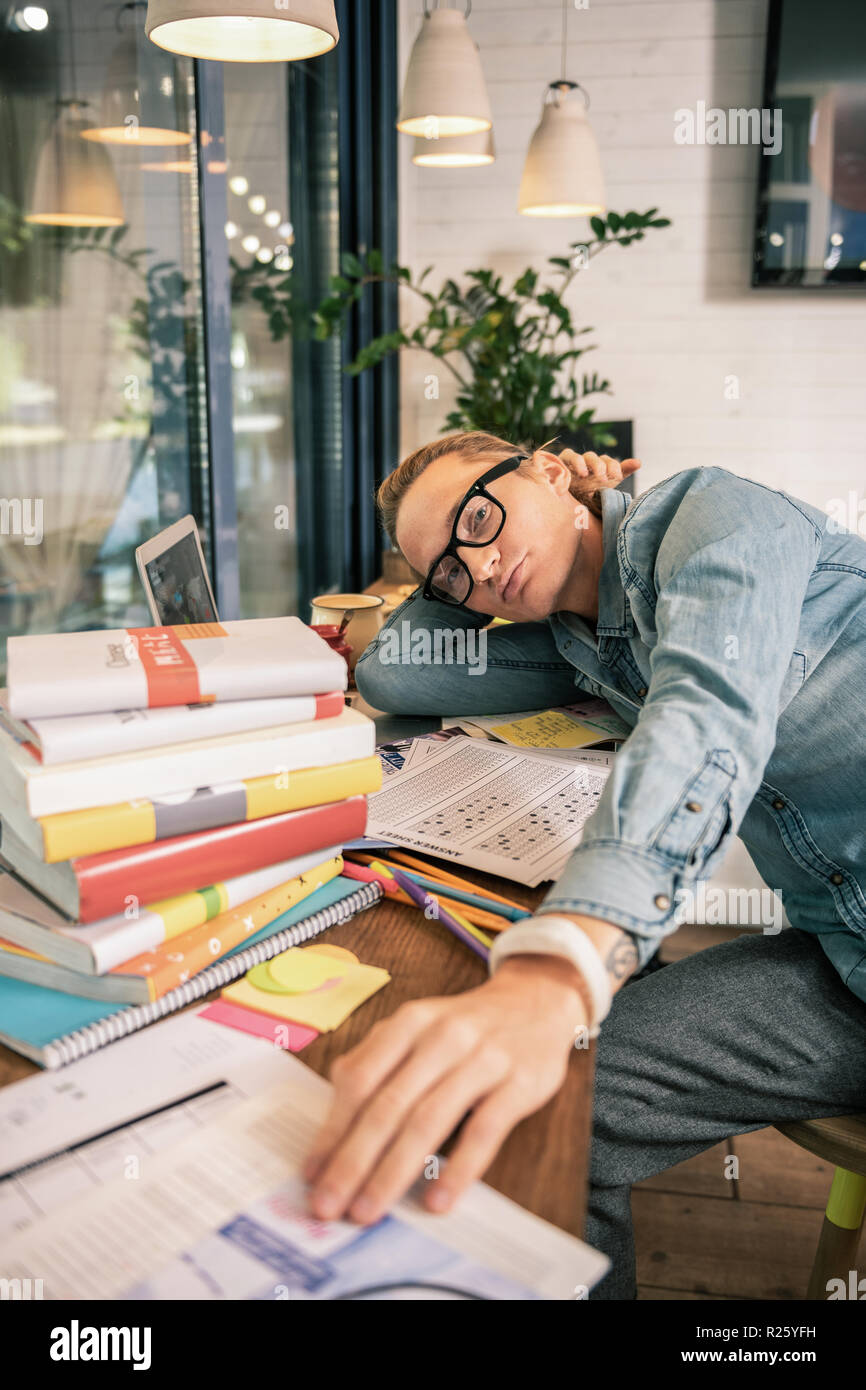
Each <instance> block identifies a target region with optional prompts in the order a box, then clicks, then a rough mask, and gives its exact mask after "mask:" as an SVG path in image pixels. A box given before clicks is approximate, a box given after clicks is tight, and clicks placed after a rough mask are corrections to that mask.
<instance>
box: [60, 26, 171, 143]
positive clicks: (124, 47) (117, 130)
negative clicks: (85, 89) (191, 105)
mask: <svg viewBox="0 0 866 1390" xmlns="http://www.w3.org/2000/svg"><path fill="white" fill-rule="evenodd" d="M150 52H151V53H153V49H151V50H150ZM161 61H162V62H165V61H166V60H165V59H161ZM172 85H173V84H172ZM150 97H151V100H150V104H151V105H152V104H154V102H155V103H156V104H157V106H158V107H159V108H160V110H159V115H160V124H159V125H145V124H144V123H143V122H142V120H141V77H140V74H139V61H138V42H137V39H136V35H135V31H134V30H130V31H129V32H128V33H126V34H124V35H123V37H122V39H121V40H120V42H119V43H118V44H117V46H116V47H115V49H114V52H113V53H112V55H111V59H110V61H109V64H108V74H107V76H106V79H105V90H104V92H103V97H102V106H101V109H100V112H99V123H98V125H93V126H91V127H90V129H89V130H85V131H83V132H82V133H83V135H84V139H85V140H97V141H100V142H102V143H103V144H107V145H188V144H189V142H190V138H191V137H190V134H189V131H187V130H179V129H178V128H177V117H176V115H175V112H174V105H173V102H172V99H171V96H170V95H166V94H165V93H163V92H162V91H161V90H160V88H159V85H158V84H156V86H155V90H154V92H153V93H152V94H150ZM131 118H132V119H131Z"/></svg>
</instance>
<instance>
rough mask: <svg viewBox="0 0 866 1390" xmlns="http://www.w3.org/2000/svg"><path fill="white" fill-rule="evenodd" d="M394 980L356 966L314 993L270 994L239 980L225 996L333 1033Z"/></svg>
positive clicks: (372, 967) (370, 967)
mask: <svg viewBox="0 0 866 1390" xmlns="http://www.w3.org/2000/svg"><path fill="white" fill-rule="evenodd" d="M390 978H391V976H390V975H389V974H388V972H387V970H380V969H379V967H378V966H375V965H352V966H349V967H347V968H346V970H345V971H344V974H343V978H342V980H341V981H340V983H339V984H335V985H334V986H333V987H332V988H331V989H323V990H319V991H317V992H316V993H314V994H266V993H265V992H264V990H260V989H255V988H254V987H253V986H252V985H250V984H248V983H247V981H246V980H237V981H236V982H235V983H234V984H233V985H227V986H226V988H225V989H224V990H223V991H222V997H223V999H228V1000H229V1001H230V1002H231V1003H232V1004H240V1005H241V1007H242V1008H245V1009H253V1010H254V1011H255V1012H256V1013H262V1014H271V1015H272V1017H274V1018H284V1019H285V1020H286V1021H287V1022H288V1023H305V1024H306V1025H307V1027H308V1028H315V1029H316V1031H317V1032H319V1033H330V1032H331V1031H332V1030H333V1029H334V1028H339V1026H340V1024H341V1023H342V1022H343V1021H344V1020H345V1019H347V1018H348V1017H349V1014H351V1013H352V1012H353V1011H354V1010H355V1009H357V1008H358V1006H359V1004H363V1003H364V1001H365V1000H366V999H369V998H370V996H371V995H373V994H375V993H376V991H377V990H379V989H381V988H382V986H383V985H386V984H387V983H388V981H389V980H390Z"/></svg>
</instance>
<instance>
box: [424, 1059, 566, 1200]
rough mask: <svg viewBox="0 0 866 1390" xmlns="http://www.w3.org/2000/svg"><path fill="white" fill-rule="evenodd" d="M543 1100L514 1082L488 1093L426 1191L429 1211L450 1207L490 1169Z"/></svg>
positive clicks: (464, 1127)
mask: <svg viewBox="0 0 866 1390" xmlns="http://www.w3.org/2000/svg"><path fill="white" fill-rule="evenodd" d="M545 1099H546V1097H545ZM543 1104H544V1099H533V1100H531V1101H530V1100H528V1098H527V1095H526V1091H525V1090H524V1089H523V1088H521V1087H519V1086H517V1085H515V1084H506V1085H504V1086H500V1087H498V1088H497V1089H496V1090H494V1091H492V1092H491V1093H490V1095H488V1096H487V1097H485V1099H484V1100H483V1101H482V1102H481V1104H480V1105H479V1106H477V1107H476V1109H475V1110H474V1111H473V1113H472V1115H471V1116H470V1118H469V1119H468V1120H467V1121H466V1123H465V1125H464V1126H463V1129H462V1131H461V1134H460V1139H459V1141H458V1142H457V1144H456V1145H455V1147H454V1150H453V1152H452V1154H451V1156H450V1157H449V1159H448V1163H447V1165H446V1166H445V1168H444V1169H443V1172H442V1176H441V1177H440V1178H439V1179H437V1181H436V1182H435V1183H434V1184H432V1185H431V1188H430V1191H429V1192H428V1193H427V1194H426V1196H425V1199H424V1205H425V1206H426V1207H427V1209H428V1211H437V1212H444V1211H448V1210H449V1209H450V1207H451V1206H452V1205H453V1204H454V1202H456V1201H457V1199H458V1197H460V1196H461V1194H462V1193H463V1192H465V1191H466V1188H467V1187H469V1186H470V1185H471V1184H472V1183H473V1182H476V1181H477V1179H478V1178H480V1177H481V1176H482V1175H483V1174H484V1173H486V1172H487V1169H488V1168H489V1167H490V1164H491V1163H492V1162H493V1160H494V1158H495V1157H496V1155H497V1153H498V1152H499V1150H500V1148H501V1147H502V1145H503V1143H504V1141H505V1140H506V1138H507V1137H508V1135H509V1134H510V1133H511V1131H512V1129H514V1127H515V1125H517V1124H518V1123H519V1122H520V1121H521V1120H522V1119H524V1118H525V1117H526V1116H527V1115H531V1114H532V1113H533V1111H535V1110H537V1109H540V1107H541V1105H543Z"/></svg>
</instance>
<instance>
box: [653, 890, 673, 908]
mask: <svg viewBox="0 0 866 1390" xmlns="http://www.w3.org/2000/svg"><path fill="white" fill-rule="evenodd" d="M653 902H654V903H655V905H656V907H660V908H663V909H665V910H666V909H667V908H669V907H670V905H671V900H670V898H669V897H667V896H666V894H664V893H657V894H656V896H655V897H654V898H653Z"/></svg>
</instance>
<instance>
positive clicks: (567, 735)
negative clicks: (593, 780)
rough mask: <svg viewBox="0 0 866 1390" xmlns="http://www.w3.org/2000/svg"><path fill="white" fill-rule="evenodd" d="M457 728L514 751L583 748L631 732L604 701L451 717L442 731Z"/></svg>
mask: <svg viewBox="0 0 866 1390" xmlns="http://www.w3.org/2000/svg"><path fill="white" fill-rule="evenodd" d="M452 723H453V724H460V725H462V726H463V727H464V728H466V729H468V730H469V731H470V732H471V731H473V730H475V729H477V730H478V731H479V732H480V733H482V734H485V735H486V736H487V737H488V738H493V739H497V740H498V741H500V742H502V743H510V744H512V745H513V746H514V747H516V748H585V747H588V746H589V745H590V744H593V743H606V742H607V741H608V740H609V739H626V738H628V736H629V734H630V732H631V729H630V727H629V725H628V724H626V722H625V720H624V719H621V718H620V717H619V715H618V714H617V713H616V711H615V710H613V709H612V708H611V706H610V705H609V704H608V702H607V700H600V699H588V700H583V701H581V702H580V703H578V704H574V705H560V706H559V707H557V708H556V709H543V710H520V711H518V712H517V713H513V714H491V715H475V714H469V715H462V716H461V715H455V717H454V718H453V720H451V719H449V720H444V719H443V721H442V725H443V728H446V727H447V726H448V725H449V724H452Z"/></svg>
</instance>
